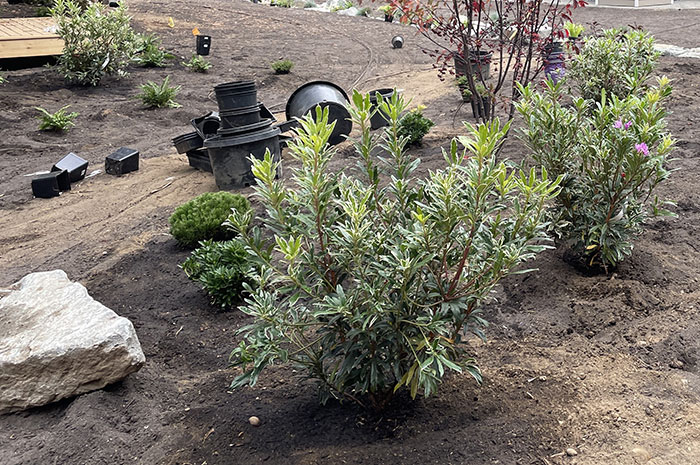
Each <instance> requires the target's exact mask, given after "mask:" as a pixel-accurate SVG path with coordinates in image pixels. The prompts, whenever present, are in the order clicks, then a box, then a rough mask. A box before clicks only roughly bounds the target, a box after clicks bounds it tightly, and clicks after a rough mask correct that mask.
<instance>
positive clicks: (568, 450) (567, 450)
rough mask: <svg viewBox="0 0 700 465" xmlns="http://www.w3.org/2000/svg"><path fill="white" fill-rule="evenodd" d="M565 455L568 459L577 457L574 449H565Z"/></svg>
mask: <svg viewBox="0 0 700 465" xmlns="http://www.w3.org/2000/svg"><path fill="white" fill-rule="evenodd" d="M566 455H568V456H569V457H575V456H576V455H578V452H576V449H574V448H572V447H569V448H568V449H566Z"/></svg>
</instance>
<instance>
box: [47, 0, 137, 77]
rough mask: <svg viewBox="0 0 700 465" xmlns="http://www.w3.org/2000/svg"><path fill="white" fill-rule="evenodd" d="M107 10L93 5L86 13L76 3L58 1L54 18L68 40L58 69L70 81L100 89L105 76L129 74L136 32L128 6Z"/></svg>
mask: <svg viewBox="0 0 700 465" xmlns="http://www.w3.org/2000/svg"><path fill="white" fill-rule="evenodd" d="M120 5H121V6H119V7H118V8H114V9H112V8H107V7H106V6H105V5H102V4H100V3H92V4H90V5H89V6H88V7H87V8H86V9H85V10H82V9H81V7H80V5H79V3H77V2H75V1H73V0H56V3H55V5H54V7H53V8H52V9H51V15H52V16H53V18H54V20H55V21H56V25H57V33H58V35H59V36H61V38H62V39H63V41H64V48H63V54H62V55H61V56H60V57H59V58H58V70H59V72H60V73H61V75H62V76H63V77H64V78H66V79H67V80H69V81H72V82H77V83H79V84H82V85H91V86H96V85H98V84H99V83H100V81H101V80H102V78H104V77H105V76H112V75H113V76H117V77H121V76H124V75H126V67H127V66H128V65H129V62H130V61H131V57H132V55H133V53H134V31H133V30H132V29H131V26H130V25H129V16H128V15H127V13H126V7H125V6H124V3H123V2H121V3H120Z"/></svg>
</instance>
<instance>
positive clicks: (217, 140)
mask: <svg viewBox="0 0 700 465" xmlns="http://www.w3.org/2000/svg"><path fill="white" fill-rule="evenodd" d="M279 135H280V130H279V129H277V128H269V129H267V130H264V131H256V132H253V133H250V134H244V135H242V136H236V137H221V136H214V137H212V138H210V139H207V140H206V141H204V146H205V147H206V148H207V151H208V152H209V160H210V162H211V167H212V171H213V172H214V179H215V180H216V185H217V187H218V188H219V189H222V190H231V189H235V188H237V187H248V186H250V185H252V184H254V183H255V177H254V176H253V173H252V171H251V163H250V160H248V157H250V156H251V155H252V156H254V157H255V158H257V159H260V160H262V159H263V157H264V156H265V151H266V150H269V151H270V153H272V156H273V159H274V160H276V161H279V159H280V152H281V150H280V143H279ZM277 174H278V175H279V174H280V173H279V172H278V173H277Z"/></svg>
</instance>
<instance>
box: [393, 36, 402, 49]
mask: <svg viewBox="0 0 700 465" xmlns="http://www.w3.org/2000/svg"><path fill="white" fill-rule="evenodd" d="M391 46H392V47H394V48H401V47H403V37H401V36H394V37H392V38H391Z"/></svg>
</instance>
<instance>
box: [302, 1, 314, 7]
mask: <svg viewBox="0 0 700 465" xmlns="http://www.w3.org/2000/svg"><path fill="white" fill-rule="evenodd" d="M304 8H316V2H312V1H311V0H309V1H308V2H306V3H304Z"/></svg>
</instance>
